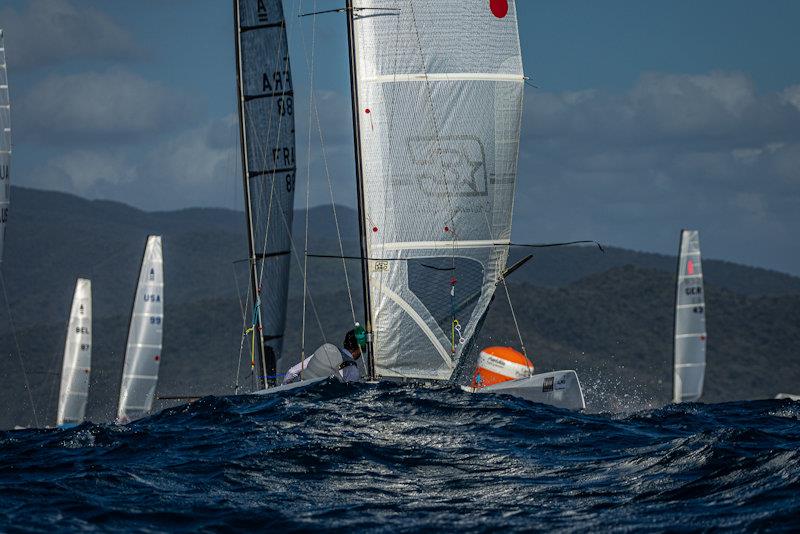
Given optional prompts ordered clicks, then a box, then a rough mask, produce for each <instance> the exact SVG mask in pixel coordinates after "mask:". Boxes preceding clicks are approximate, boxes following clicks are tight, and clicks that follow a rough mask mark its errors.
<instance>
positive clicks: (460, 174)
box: [354, 0, 524, 380]
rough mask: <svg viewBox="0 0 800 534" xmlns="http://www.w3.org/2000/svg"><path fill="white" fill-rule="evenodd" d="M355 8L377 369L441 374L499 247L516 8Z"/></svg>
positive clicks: (470, 1) (495, 264) (512, 128)
mask: <svg viewBox="0 0 800 534" xmlns="http://www.w3.org/2000/svg"><path fill="white" fill-rule="evenodd" d="M357 8H373V9H356V10H355V13H354V31H355V47H356V69H357V73H358V87H357V89H358V93H357V101H358V110H357V111H358V113H359V124H360V134H361V142H362V172H363V180H364V183H363V185H364V200H365V218H366V220H365V224H366V227H367V229H368V232H367V233H368V238H367V247H368V253H369V256H370V258H374V259H379V261H375V260H371V261H370V273H369V280H370V291H371V292H370V297H371V307H372V309H371V313H372V324H373V332H374V349H373V350H374V359H375V367H376V372H377V374H378V375H379V376H399V377H415V378H424V379H443V380H444V379H448V378H450V376H451V374H452V372H453V370H454V368H455V366H456V365H457V363H458V361H459V359H460V358H461V356H462V353H463V352H465V351H466V347H467V346H468V345H469V340H470V339H471V338H472V336H473V335H474V334H475V331H476V329H477V327H478V325H479V323H480V319H481V317H482V316H483V314H484V313H485V311H486V308H487V306H488V305H489V302H490V300H491V297H492V294H493V292H494V288H495V283H496V281H497V278H498V275H499V273H500V272H501V271H502V269H503V268H504V267H505V262H506V257H507V252H508V250H507V246H504V245H506V244H507V243H508V240H509V238H510V235H511V213H512V209H513V199H514V186H515V182H516V174H517V152H518V147H519V129H520V117H521V111H522V94H523V86H524V79H523V76H522V60H521V56H520V48H519V36H518V33H517V20H516V10H515V6H514V2H513V1H512V2H509V9H508V12H507V13H506V14H505V16H503V17H502V18H499V17H497V16H495V15H494V14H493V13H492V11H491V10H490V7H489V2H487V1H485V0H443V1H437V2H423V1H422V0H364V1H360V2H358V5H357ZM375 8H378V9H375ZM384 260H385V261H384ZM423 264H426V265H429V266H433V267H436V268H439V269H442V268H447V267H448V266H449V268H452V269H453V270H452V271H443V270H436V269H432V268H429V267H428V268H426V267H423V266H422V265H423ZM451 278H455V279H456V282H455V283H452V282H451ZM451 290H452V291H453V293H454V294H453V295H452V296H451V294H450V293H451ZM454 321H458V326H459V328H460V335H459V334H455V335H454V332H453V330H454ZM454 338H455V343H453V341H454Z"/></svg>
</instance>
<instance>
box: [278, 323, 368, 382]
mask: <svg viewBox="0 0 800 534" xmlns="http://www.w3.org/2000/svg"><path fill="white" fill-rule="evenodd" d="M342 345H343V348H340V347H334V346H333V345H331V344H329V343H326V344H324V345H322V346H321V347H320V348H318V349H317V350H316V351H315V352H314V354H312V355H311V356H309V357H308V358H306V359H305V360H303V361H302V362H301V363H298V364H297V365H295V366H294V367H292V368H291V369H289V370H288V371H287V372H286V376H285V377H284V379H283V383H284V384H291V383H292V382H297V381H299V380H300V379H301V378H300V375H301V373H302V378H303V379H309V378H318V377H320V376H333V375H334V374H335V373H338V374H339V377H340V378H341V380H342V382H358V381H359V380H360V379H361V371H360V370H359V368H358V359H359V358H361V347H360V346H359V344H358V340H357V339H356V333H355V330H350V331H349V332H347V333H346V334H345V336H344V341H343V343H342ZM337 352H338V354H337Z"/></svg>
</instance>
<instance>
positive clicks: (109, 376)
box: [0, 188, 800, 428]
mask: <svg viewBox="0 0 800 534" xmlns="http://www.w3.org/2000/svg"><path fill="white" fill-rule="evenodd" d="M338 215H339V221H340V225H341V228H342V233H343V235H344V236H350V238H349V239H347V240H346V241H345V243H344V249H345V253H346V254H357V253H358V246H357V241H356V228H357V224H356V219H355V213H354V212H353V211H352V210H349V209H346V208H341V207H340V208H338ZM309 220H310V221H311V223H310V228H311V230H310V233H309V237H310V244H309V250H311V251H313V252H322V253H334V254H338V247H339V245H338V241H337V240H336V237H335V235H336V234H335V231H334V226H333V219H332V216H331V213H330V209H329V208H327V207H321V208H315V209H312V210H311V211H310V213H309ZM303 221H304V216H303V214H302V213H301V212H298V213H296V215H295V229H296V233H295V235H296V236H299V237H298V239H302V235H303V230H304V228H303ZM243 224H244V222H243V214H242V213H240V212H236V211H232V210H222V209H188V210H181V211H175V212H162V213H158V212H156V213H150V212H144V211H140V210H137V209H134V208H131V207H129V206H126V205H124V204H120V203H115V202H107V201H89V200H85V199H81V198H78V197H75V196H72V195H67V194H63V193H55V192H46V191H38V190H33V189H26V188H12V215H11V222H10V227H9V231H8V238H7V248H6V254H5V261H4V264H3V273H4V277H5V282H6V286H7V290H8V294H9V300H10V302H11V313H12V317H13V319H14V322H15V324H16V327H17V341H18V342H19V346H20V347H21V350H22V355H23V362H22V363H23V364H24V366H25V368H26V369H27V371H28V377H29V379H30V382H31V388H32V393H33V396H34V401H35V403H36V405H37V408H38V410H39V412H40V414H41V418H42V419H43V420H44V421H45V422H47V423H50V424H52V420H53V418H54V414H55V404H54V403H55V396H56V394H57V390H58V372H59V371H60V359H61V351H62V350H63V343H64V335H65V328H66V321H67V314H68V310H69V305H70V302H69V301H70V298H71V296H72V290H73V287H74V281H75V278H76V277H78V276H85V277H90V278H92V281H93V290H94V309H95V325H94V332H93V335H94V340H93V344H94V351H93V356H94V369H93V373H92V390H91V396H90V403H89V414H88V415H89V417H90V418H92V419H94V420H108V419H110V418H111V416H112V414H113V411H114V403H115V401H116V395H117V390H118V387H119V380H120V373H121V365H122V352H123V351H124V346H125V336H126V334H127V322H128V317H127V313H129V310H130V299H131V297H132V294H133V291H134V285H135V279H136V273H137V270H138V267H139V265H138V264H139V261H140V258H141V254H142V248H143V246H144V240H145V237H146V236H147V235H148V234H150V233H158V234H161V235H163V236H164V249H165V260H166V261H165V268H166V283H167V287H166V291H165V306H166V312H165V313H166V318H165V348H164V359H163V365H162V371H161V380H160V383H159V392H160V393H162V394H210V393H213V394H229V393H232V392H233V391H234V390H233V384H234V383H235V380H236V374H237V368H238V369H239V370H240V383H244V384H247V382H248V380H247V378H246V377H247V374H248V373H249V362H247V361H246V360H247V355H246V351H244V352H245V353H244V354H243V358H242V360H243V361H241V362H239V348H240V339H241V337H240V334H241V331H242V309H241V307H240V300H239V299H240V298H244V295H243V294H242V291H243V289H244V288H246V279H247V278H246V272H245V270H244V269H245V264H243V263H238V264H235V263H234V262H236V261H237V260H241V259H242V258H244V257H246V243H245V241H244V237H243V234H244V232H243V231H242V228H243ZM515 254H516V252H515ZM534 254H535V260H534V261H533V262H529V264H528V265H526V266H525V267H523V268H522V269H520V270H519V271H517V272H516V273H515V274H514V275H513V276H512V277H511V278H510V279H509V285H510V286H511V289H512V295H513V299H514V301H513V304H514V307H515V310H516V312H517V315H518V317H519V319H520V326H521V329H522V332H523V335H524V337H525V342H526V346H527V347H528V350H529V352H530V353H531V354H532V355H534V359H535V362H536V364H537V366H538V367H539V368H540V369H552V368H575V369H576V370H578V371H579V374H580V377H581V380H582V381H583V383H584V387H585V388H586V390H587V401H588V402H589V404H590V406H591V407H593V408H595V409H612V408H616V407H627V408H630V407H636V406H643V405H646V404H647V403H654V404H660V403H663V402H666V401H667V400H668V397H669V390H670V387H671V386H670V383H669V381H670V380H671V371H670V363H671V358H672V356H671V347H672V342H671V329H672V309H671V306H672V298H673V297H672V292H673V284H674V274H673V270H674V266H675V258H671V257H669V256H663V255H657V254H645V253H640V252H634V251H629V250H624V249H618V248H609V249H607V252H606V253H605V254H602V253H600V252H598V251H597V249H593V248H591V247H573V248H559V249H541V250H535V251H534ZM309 264H310V275H309V287H310V290H311V294H312V296H313V297H314V302H315V304H316V306H317V309H318V310H319V312H320V313H319V315H320V323H321V325H322V328H323V330H324V332H325V334H326V336H327V339H329V340H332V341H335V342H339V341H340V340H339V338H340V337H341V335H342V333H343V332H344V331H345V330H346V329H347V328H349V327H350V326H351V324H352V319H351V317H352V315H351V309H350V304H349V299H348V296H347V292H346V286H345V283H344V279H343V276H342V265H341V262H340V261H338V260H325V259H312V260H310V261H309ZM348 267H349V272H350V276H351V280H350V283H351V285H352V287H353V288H354V295H353V297H354V307H355V311H356V314H357V315H358V316H360V315H361V311H360V298H359V291H358V288H359V287H360V278H359V266H358V262H353V261H348ZM704 271H705V273H706V280H707V284H708V288H707V298H708V310H709V311H708V320H709V325H708V331H709V339H710V341H709V367H708V373H709V375H708V381H707V388H706V393H707V394H706V397H705V400H707V401H718V400H728V399H736V398H755V397H765V396H771V395H773V394H774V393H775V392H777V391H779V390H786V391H797V390H798V387H796V384H798V383H800V368H799V367H798V363H796V361H797V360H798V349H797V348H796V347H798V346H800V321H799V320H798V319H800V296H799V295H800V278H796V277H792V276H789V275H786V274H783V273H777V272H773V271H768V270H765V269H757V268H753V267H747V266H743V265H737V264H733V263H728V262H721V261H714V260H704ZM299 272H300V271H299V270H298V269H297V268H295V270H294V271H293V281H292V288H291V295H292V298H291V299H290V306H289V320H288V328H287V339H286V349H287V353H293V354H296V353H298V352H299V346H300V339H299V338H300V326H299V325H300V323H301V314H300V309H301V295H302V284H301V282H302V280H301V277H300V276H299ZM235 274H236V275H237V276H238V282H237V279H236V278H235ZM237 284H238V289H239V292H238V293H237ZM307 322H308V325H309V326H308V329H307V346H308V347H312V348H313V347H316V346H317V345H318V344H319V343H320V342H321V341H322V340H323V336H322V333H321V332H320V328H319V326H318V324H317V322H316V320H315V318H314V316H313V314H312V313H311V310H309V314H308V316H307ZM9 325H10V321H9V317H8V314H7V312H6V310H5V309H2V310H0V369H1V370H2V373H1V376H0V406H4V407H5V408H3V409H2V410H0V428H7V427H11V426H13V425H15V424H19V425H25V424H32V419H31V417H30V405H29V404H30V403H29V402H28V400H27V392H26V390H25V388H24V381H23V374H22V372H21V368H20V361H19V359H18V357H17V356H16V353H15V349H14V347H15V340H14V337H13V336H12V333H11V330H10V326H9ZM480 343H481V344H487V343H508V344H514V345H517V344H518V343H517V342H516V334H515V333H514V331H513V326H512V322H511V321H510V316H509V313H508V306H507V303H506V302H505V296H504V293H502V292H501V293H499V294H498V296H497V299H496V302H495V303H494V305H493V307H492V311H491V313H490V315H489V317H488V319H487V322H486V325H485V327H484V330H483V333H482V337H481V340H480ZM237 362H238V363H237Z"/></svg>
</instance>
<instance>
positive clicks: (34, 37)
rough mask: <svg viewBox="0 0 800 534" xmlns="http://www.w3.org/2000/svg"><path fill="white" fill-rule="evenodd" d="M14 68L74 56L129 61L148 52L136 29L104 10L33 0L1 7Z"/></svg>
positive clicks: (0, 17) (63, 1)
mask: <svg viewBox="0 0 800 534" xmlns="http://www.w3.org/2000/svg"><path fill="white" fill-rule="evenodd" d="M0 20H2V21H3V25H4V28H5V33H6V39H7V47H8V56H9V62H10V63H12V64H13V66H14V69H18V68H19V69H28V68H37V67H46V66H51V65H54V64H58V63H62V62H65V61H70V60H78V59H100V60H110V61H127V60H133V59H140V58H142V57H145V56H146V52H145V51H144V50H143V49H142V48H141V47H140V46H139V45H138V44H137V42H136V39H134V37H133V35H132V34H131V33H130V32H129V31H128V30H127V29H125V28H124V27H122V26H120V25H119V24H117V23H116V22H115V21H114V20H113V19H112V18H111V17H109V16H108V15H106V14H105V13H103V12H102V11H100V10H98V9H95V8H92V7H89V6H76V5H75V4H74V3H73V2H70V1H68V0H30V1H29V2H28V5H27V7H26V8H25V9H24V10H20V11H17V10H15V9H13V8H10V7H7V8H5V9H2V10H0Z"/></svg>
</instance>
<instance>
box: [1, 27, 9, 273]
mask: <svg viewBox="0 0 800 534" xmlns="http://www.w3.org/2000/svg"><path fill="white" fill-rule="evenodd" d="M10 172H11V100H10V97H9V94H8V65H7V64H6V45H5V39H4V37H3V30H0V262H2V261H3V249H4V248H5V242H6V222H7V221H8V206H9V203H10V198H11V175H10V174H9V173H10Z"/></svg>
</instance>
